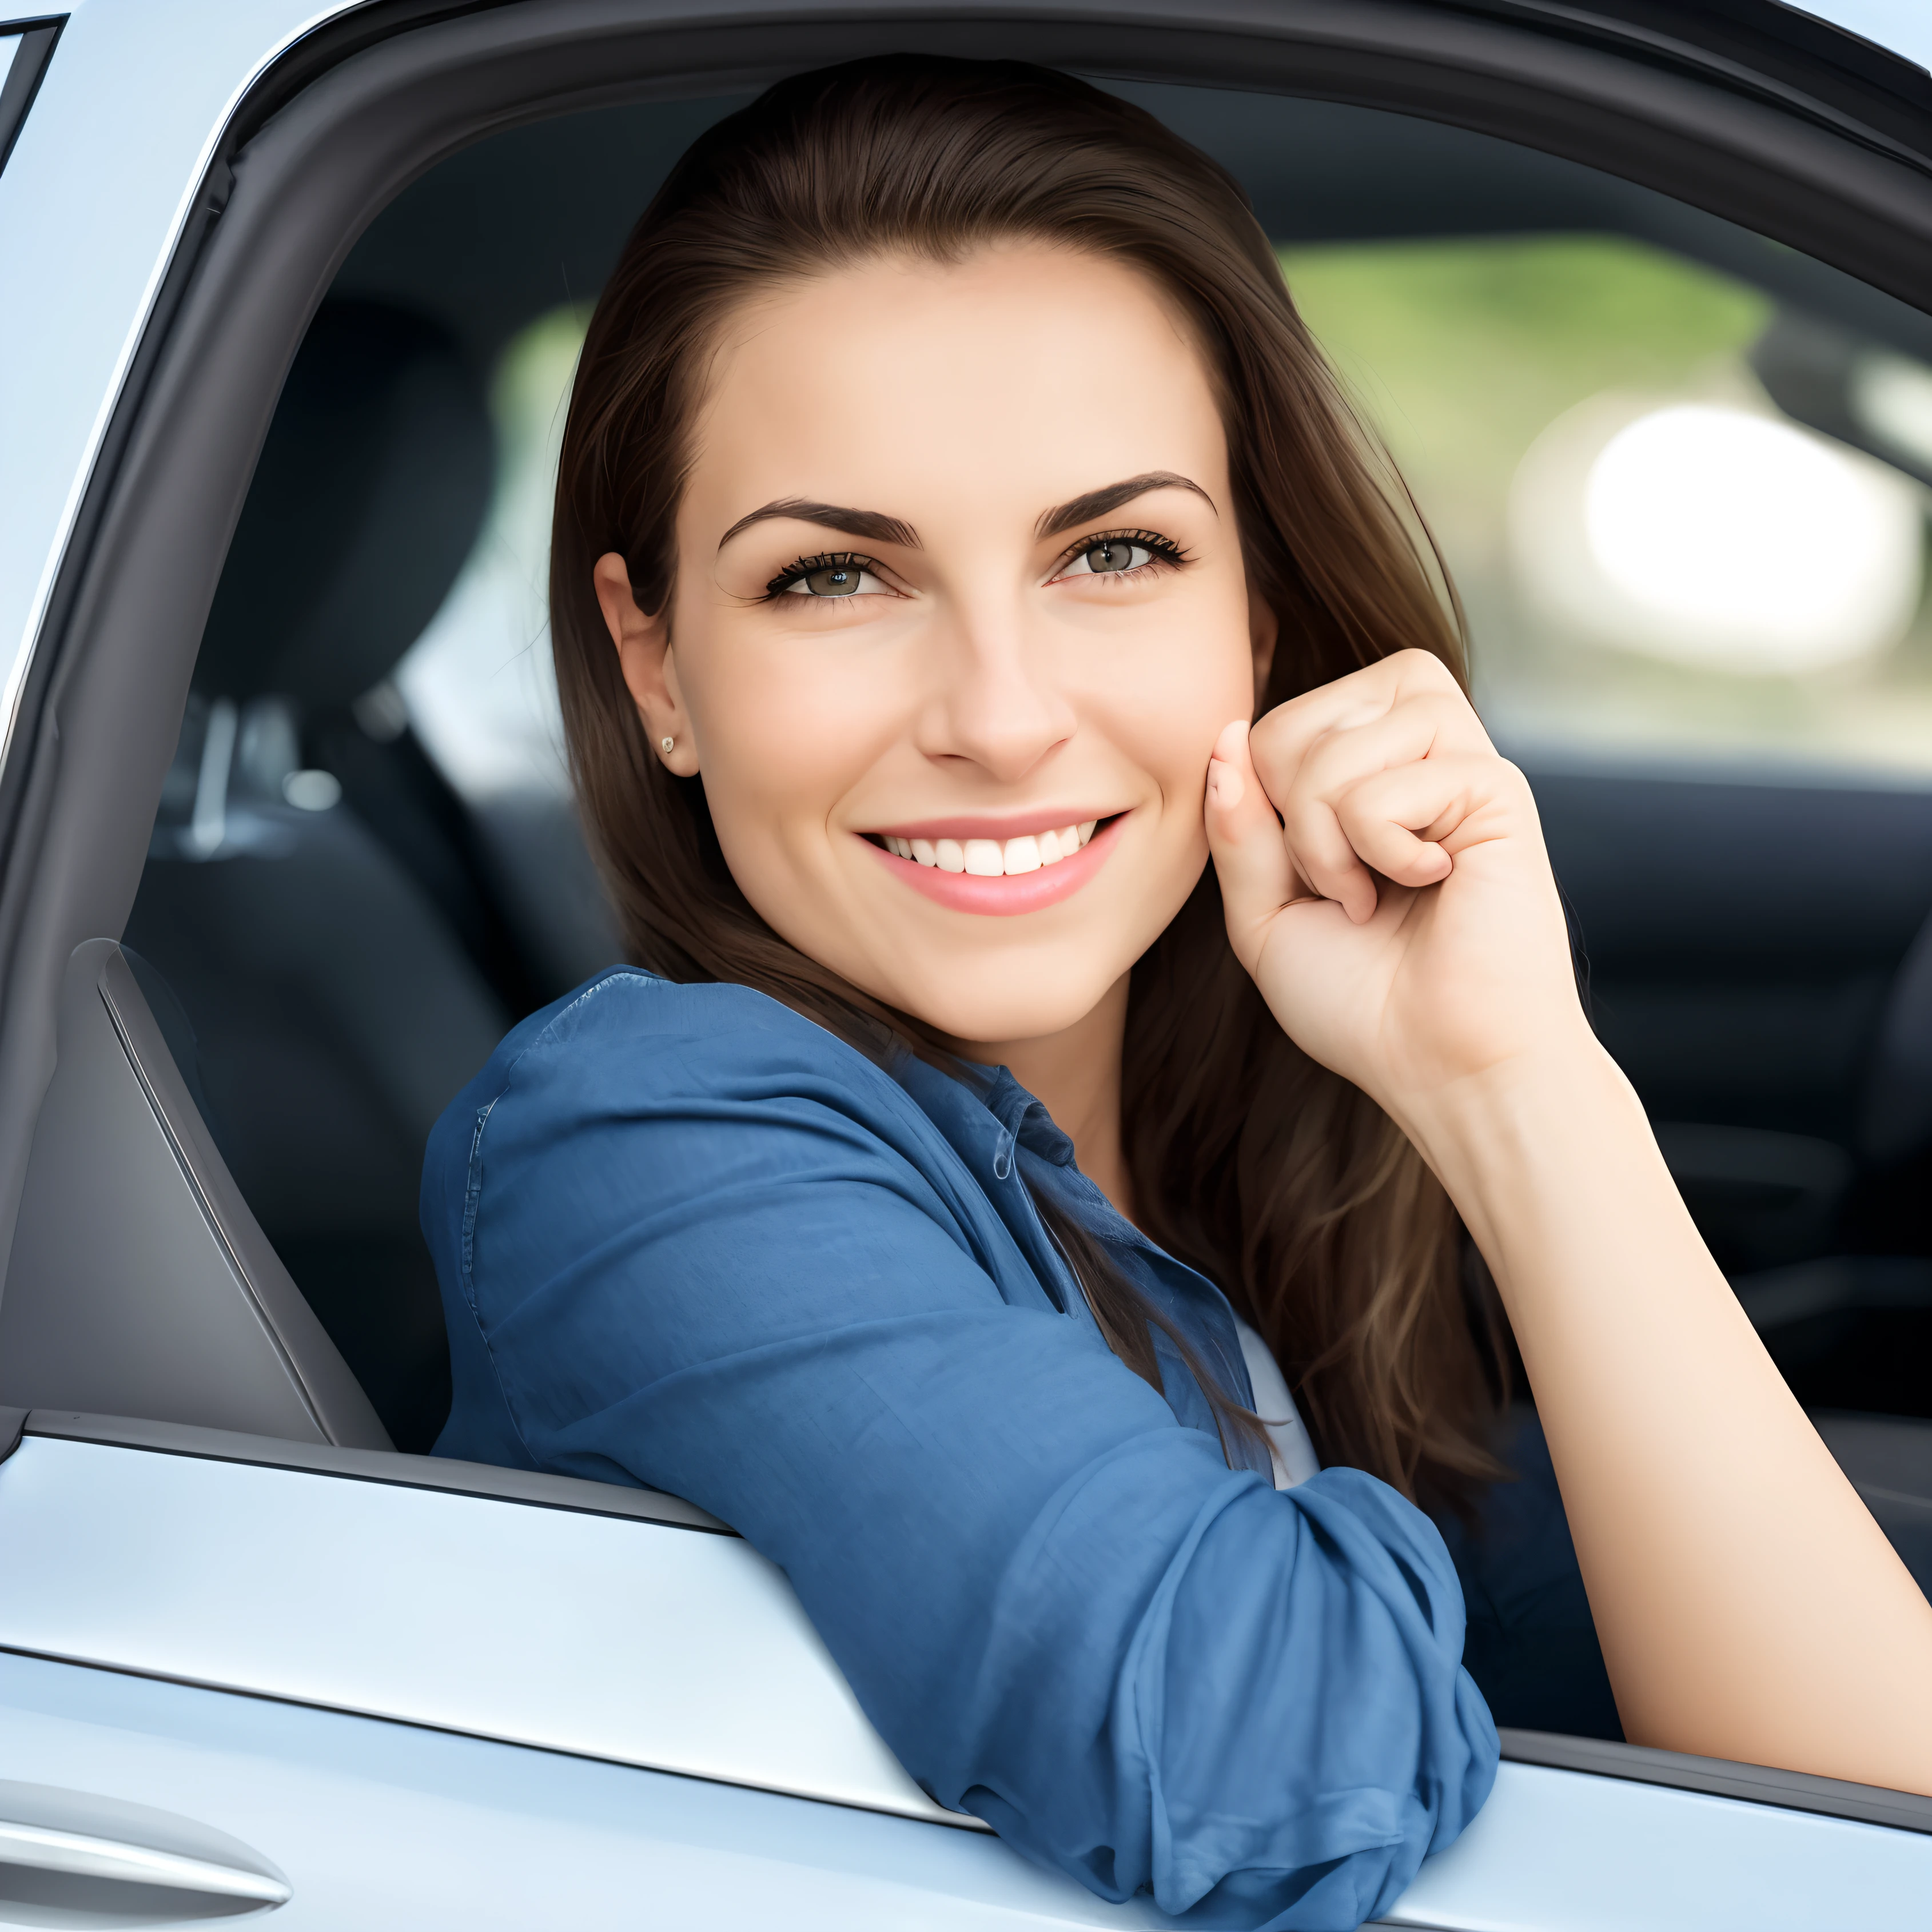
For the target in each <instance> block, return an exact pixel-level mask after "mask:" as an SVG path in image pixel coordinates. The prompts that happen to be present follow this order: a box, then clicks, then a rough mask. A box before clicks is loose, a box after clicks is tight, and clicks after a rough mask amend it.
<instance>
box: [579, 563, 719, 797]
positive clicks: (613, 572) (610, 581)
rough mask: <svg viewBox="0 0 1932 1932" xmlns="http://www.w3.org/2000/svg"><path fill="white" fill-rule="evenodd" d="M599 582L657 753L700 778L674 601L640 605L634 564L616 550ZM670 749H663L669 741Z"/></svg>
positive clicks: (600, 599)
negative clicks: (648, 607) (682, 687)
mask: <svg viewBox="0 0 1932 1932" xmlns="http://www.w3.org/2000/svg"><path fill="white" fill-rule="evenodd" d="M591 575H592V580H593V581H594V582H595V584H596V586H597V603H598V607H599V608H600V609H601V610H602V611H603V613H604V623H605V624H606V625H607V626H608V627H609V629H610V641H611V642H612V643H613V644H615V645H616V647H617V661H618V662H619V664H621V665H622V667H623V673H624V683H625V687H626V688H628V690H629V691H630V694H631V701H632V702H633V703H635V704H636V706H637V715H638V716H639V717H640V718H642V719H643V725H644V730H645V733H646V735H647V736H649V739H650V741H651V749H652V751H655V753H656V754H657V755H658V758H659V760H661V762H662V763H663V764H664V766H665V768H666V769H667V770H669V771H670V772H672V773H673V774H674V775H676V776H677V777H679V778H693V777H695V776H696V775H697V742H696V740H695V739H694V738H693V737H692V736H691V718H690V715H689V713H688V712H686V710H685V708H684V700H683V699H682V697H681V696H680V695H679V691H678V688H677V667H676V663H675V661H673V656H672V652H671V646H670V602H669V600H668V599H667V600H666V602H665V605H664V609H663V610H661V611H659V612H658V613H657V614H656V615H655V616H646V614H645V613H643V611H642V610H639V609H638V608H637V598H636V597H635V596H634V595H633V594H632V593H631V568H630V565H628V564H627V563H626V562H625V561H624V559H622V557H621V556H619V555H618V553H616V551H615V550H607V551H606V552H605V553H604V555H603V556H600V557H599V558H598V559H597V563H596V567H595V569H594V570H593V571H592V573H591ZM667 738H668V739H670V750H669V751H666V750H665V749H664V740H665V739H667Z"/></svg>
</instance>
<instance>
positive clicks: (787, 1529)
mask: <svg viewBox="0 0 1932 1932" xmlns="http://www.w3.org/2000/svg"><path fill="white" fill-rule="evenodd" d="M603 989H614V990H613V991H612V992H609V993H607V992H606V991H604V990H603ZM640 989H641V990H640ZM717 990H718V989H684V988H666V987H664V986H663V985H662V983H659V982H653V981H649V980H643V979H642V978H641V977H639V976H629V977H628V978H627V979H619V980H606V981H604V982H601V983H596V984H595V985H593V986H592V989H589V992H587V993H586V994H585V995H580V1002H587V1003H589V1004H580V1006H579V1007H576V1008H566V1009H565V1010H564V1012H563V1013H561V1014H560V1015H558V1016H555V1017H553V1018H552V1019H550V1020H549V1021H548V1022H547V1023H546V1024H545V1025H544V1026H543V1027H542V1028H541V1029H539V1030H538V1031H535V1033H528V1032H523V1031H520V1034H519V1035H513V1036H512V1037H511V1041H510V1042H509V1043H506V1046H505V1050H504V1051H503V1052H501V1053H499V1056H498V1058H497V1059H496V1061H493V1062H492V1064H491V1066H490V1068H489V1069H487V1070H485V1072H484V1074H483V1075H482V1076H480V1077H479V1079H478V1082H475V1083H474V1084H473V1085H472V1088H470V1089H469V1091H467V1092H466V1094H465V1095H464V1096H463V1097H461V1098H460V1100H459V1101H458V1103H456V1105H455V1106H453V1107H452V1109H451V1111H450V1112H449V1114H448V1115H446V1116H445V1118H444V1119H443V1122H442V1123H441V1124H440V1126H439V1127H438V1129H437V1133H436V1135H435V1136H434V1138H433V1139H432V1141H431V1148H430V1156H429V1162H428V1168H427V1169H426V1172H425V1187H424V1224H425V1232H426V1233H427V1234H428V1238H429V1240H430V1243H431V1248H432V1250H433V1251H434V1253H435V1256H436V1259H437V1267H438V1271H439V1274H440V1276H441V1278H442V1281H443V1291H444V1296H445V1301H446V1309H447V1310H448V1313H449V1319H450V1321H451V1324H452V1357H453V1358H454V1360H455V1362H456V1364H457V1381H458V1395H457V1403H456V1409H455V1415H453V1417H452V1424H451V1430H450V1433H449V1435H447V1436H446V1439H445V1441H444V1442H443V1445H440V1446H441V1447H442V1448H443V1451H444V1452H445V1453H449V1454H467V1455H487V1454H490V1447H489V1445H487V1443H485V1442H482V1441H481V1438H480V1437H477V1436H473V1435H466V1430H467V1429H469V1423H468V1421H466V1418H468V1417H470V1416H472V1415H478V1414H481V1413H482V1412H484V1409H489V1408H491V1407H492V1406H493V1409H492V1412H493V1413H495V1414H497V1415H501V1416H503V1417H505V1418H507V1421H508V1426H509V1427H511V1428H513V1429H514V1432H515V1436H516V1439H517V1443H518V1445H519V1447H520V1451H521V1453H522V1454H525V1455H526V1456H527V1457H528V1458H529V1460H530V1461H531V1462H532V1463H534V1464H535V1465H536V1466H540V1467H543V1468H547V1469H556V1470H559V1471H562V1472H568V1473H571V1474H575V1475H587V1476H592V1477H598V1478H604V1479H606V1480H617V1481H634V1482H638V1483H643V1484H650V1485H652V1486H655V1487H659V1488H662V1489H665V1490H670V1491H673V1492H674V1493H676V1494H678V1495H679V1496H685V1497H688V1498H689V1499H691V1501H693V1502H696V1503H697V1504H699V1505H701V1506H702V1507H703V1508H706V1509H708V1510H710V1511H713V1512H714V1513H715V1514H717V1515H718V1516H720V1517H722V1518H724V1520H726V1521H727V1522H728V1523H731V1524H732V1525H733V1526H734V1527H735V1528H736V1529H738V1530H739V1531H740V1532H742V1534H743V1535H745V1537H746V1538H748V1540H749V1541H751V1543H752V1544H753V1545H754V1547H757V1549H758V1550H760V1551H762V1552H763V1553H764V1554H765V1555H766V1556H769V1557H770V1558H771V1559H772V1560H773V1561H775V1562H777V1563H778V1565H781V1567H782V1568H783V1569H784V1571H785V1572H786V1574H787V1576H788V1577H790V1580H791V1582H792V1584H793V1587H794V1588H795V1589H796V1591H797V1592H798V1594H799V1598H800V1600H801V1601H802V1604H803V1605H804V1607H805V1611H806V1613H807V1614H808V1616H810V1617H811V1619H812V1622H814V1625H816V1626H817V1628H818V1630H819V1631H820V1633H821V1634H822V1635H823V1638H824V1640H825V1641H826V1645H827V1646H828V1647H829V1649H830V1651H831V1652H832V1655H833V1657H834V1658H835V1659H836V1660H837V1661H838V1664H839V1666H840V1667H841V1670H844V1673H845V1674H846V1676H847V1679H849V1680H850V1683H851V1685H852V1687H853V1691H854V1692H855V1693H856V1695H857V1697H858V1698H859V1702H860V1703H861V1704H862V1706H864V1708H865V1711H866V1712H867V1714H868V1716H869V1717H870V1718H871V1720H872V1721H873V1723H874V1724H875V1725H876V1726H877V1728H878V1730H879V1731H880V1733H881V1735H882V1736H883V1737H884V1738H885V1739H886V1742H887V1743H888V1744H889V1745H890V1746H891V1747H892V1750H893V1751H894V1752H895V1754H897V1755H898V1758H899V1759H900V1760H901V1763H903V1764H904V1766H905V1767H906V1769H907V1771H908V1772H910V1774H911V1775H913V1777H914V1778H916V1779H917V1780H918V1781H919V1783H920V1784H922V1785H923V1786H924V1787H926V1790H928V1791H929V1792H930V1793H932V1795H933V1796H935V1798H936V1799H938V1801H939V1802H941V1803H942V1804H944V1805H949V1806H951V1807H953V1808H956V1809H961V1810H964V1811H970V1812H973V1813H975V1814H977V1815H979V1816H980V1817H982V1818H984V1819H985V1820H987V1821H988V1822H989V1823H991V1824H992V1826H994V1827H995V1829H996V1830H998V1832H999V1833H1000V1835H1001V1836H1002V1837H1003V1838H1005V1839H1007V1841H1009V1842H1010V1843H1013V1845H1015V1846H1017V1847H1019V1849H1021V1850H1022V1851H1023V1852H1025V1853H1027V1854H1028V1855H1030V1856H1031V1857H1033V1858H1036V1859H1037V1860H1039V1861H1041V1862H1042V1863H1043V1864H1048V1865H1051V1866H1053V1867H1058V1868H1059V1869H1061V1870H1065V1871H1067V1872H1070V1873H1073V1875H1074V1876H1076V1877H1078V1878H1079V1879H1081V1880H1082V1882H1084V1883H1085V1884H1086V1885H1088V1886H1089V1887H1090V1888H1091V1889H1092V1890H1094V1891H1096V1892H1097V1893H1099V1894H1101V1895H1102V1896H1103V1897H1107V1898H1110V1899H1121V1898H1124V1897H1128V1896H1130V1895H1131V1894H1133V1893H1135V1892H1136V1891H1142V1890H1144V1889H1145V1890H1147V1891H1151V1893H1152V1894H1153V1897H1154V1900H1155V1901H1156V1903H1158V1904H1159V1905H1160V1906H1161V1907H1162V1908H1163V1909H1164V1910H1166V1911H1167V1912H1170V1913H1172V1914H1175V1915H1178V1916H1182V1917H1184V1918H1187V1919H1188V1920H1189V1921H1190V1923H1197V1924H1203V1925H1215V1926H1251V1927H1263V1926H1266V1927H1277V1926H1279V1927H1352V1926H1355V1925H1356V1924H1359V1923H1360V1922H1361V1921H1362V1920H1364V1919H1365V1918H1371V1917H1373V1916H1375V1915H1376V1914H1377V1913H1378V1912H1381V1911H1382V1910H1383V1909H1386V1907H1387V1906H1388V1905H1389V1904H1390V1903H1392V1902H1393V1901H1394V1899H1395V1898H1396V1897H1397V1895H1398V1894H1400V1891H1402V1889H1403V1887H1404V1886H1405V1885H1406V1884H1407V1883H1408V1882H1409V1879H1410V1878H1411V1877H1412V1876H1413V1874H1414V1873H1415V1869H1416V1867H1417V1866H1418V1864H1420V1862H1421V1860H1422V1858H1424V1855H1426V1854H1427V1853H1428V1852H1430V1851H1431V1850H1433V1849H1439V1847H1441V1846H1443V1845H1445V1844H1446V1843H1448V1842H1449V1841H1450V1840H1451V1839H1453V1838H1454V1837H1455V1836H1456V1835H1457V1833H1458V1832H1460V1830H1461V1829H1462V1828H1463V1826H1464V1825H1465V1824H1466V1823H1467V1822H1468V1820H1469V1818H1470V1817H1472V1815H1473V1814H1474V1813H1475V1810H1476V1808H1478V1806H1479V1805H1481V1802H1482V1801H1483V1799H1484V1797H1485V1796H1487V1792H1488V1790H1489V1787H1490V1782H1491V1781H1492V1779H1493V1776H1494V1772H1495V1764H1496V1733H1495V1730H1494V1728H1493V1726H1492V1724H1490V1718H1489V1715H1488V1712H1487V1710H1486V1709H1485V1708H1484V1704H1483V1702H1482V1700H1481V1697H1480V1695H1479V1694H1478V1692H1477V1691H1476V1689H1475V1686H1474V1685H1473V1684H1472V1682H1471V1681H1470V1679H1469V1677H1468V1676H1466V1673H1464V1672H1463V1670H1462V1668H1461V1664H1460V1658H1461V1652H1462V1643H1463V1603H1462V1598H1461V1595H1460V1590H1459V1588H1458V1585H1457V1579H1456V1575H1455V1573H1454V1570H1453V1568H1451V1565H1450V1562H1449V1560H1448V1554H1447V1553H1446V1551H1445V1549H1444V1547H1443V1544H1442V1539H1441V1538H1440V1536H1439V1535H1438V1533H1437V1532H1436V1529H1435V1528H1434V1526H1433V1525H1432V1524H1431V1523H1430V1522H1429V1520H1427V1517H1424V1515H1422V1514H1421V1512H1419V1511H1417V1510H1416V1509H1415V1508H1412V1506H1411V1505H1409V1504H1408V1503H1407V1502H1405V1501H1403V1499H1402V1498H1401V1497H1400V1496H1397V1494H1396V1493H1394V1491H1393V1490H1390V1489H1388V1487H1386V1486H1385V1485H1384V1484H1381V1483H1379V1482H1377V1481H1376V1480H1375V1479H1374V1478H1372V1477H1370V1476H1367V1475H1364V1474H1362V1473H1361V1472H1358V1471H1355V1470H1350V1469H1330V1470H1327V1471H1325V1472H1323V1473H1322V1474H1321V1475H1318V1476H1316V1477H1315V1478H1313V1479H1312V1480H1310V1481H1308V1482H1306V1483H1304V1484H1301V1486H1300V1487H1298V1488H1296V1489H1295V1490H1292V1491H1287V1492H1277V1491H1275V1490H1272V1489H1271V1488H1269V1487H1267V1485H1266V1484H1265V1483H1264V1482H1263V1481H1262V1479H1261V1478H1259V1477H1257V1476H1256V1475H1253V1474H1252V1473H1250V1472H1235V1471H1232V1470H1230V1469H1229V1468H1228V1467H1227V1466H1226V1464H1225V1463H1224V1462H1223V1459H1222V1457H1221V1456H1220V1453H1219V1451H1218V1449H1217V1445H1216V1444H1215V1442H1214V1439H1212V1438H1211V1437H1209V1436H1205V1435H1204V1434H1202V1433H1201V1432H1199V1430H1193V1429H1188V1428H1184V1427H1182V1426H1181V1424H1179V1423H1178V1421H1177V1420H1176V1418H1175V1415H1174V1414H1173V1412H1172V1411H1171V1410H1170V1409H1169V1408H1168V1406H1166V1403H1164V1402H1163V1400H1162V1399H1161V1397H1160V1395H1159V1394H1157V1393H1156V1392H1155V1391H1154V1390H1153V1389H1152V1388H1150V1387H1149V1386H1148V1384H1147V1383H1145V1382H1143V1381H1142V1380H1141V1379H1139V1377H1138V1376H1135V1375H1133V1373H1130V1371H1129V1370H1127V1369H1126V1368H1125V1367H1124V1366H1123V1365H1122V1364H1121V1363H1120V1362H1119V1361H1118V1360H1116V1359H1115V1358H1114V1357H1113V1356H1112V1355H1111V1354H1109V1353H1107V1352H1105V1350H1104V1349H1100V1348H1098V1347H1097V1346H1094V1341H1093V1338H1092V1336H1091V1331H1088V1330H1086V1329H1085V1328H1082V1326H1081V1325H1078V1324H1076V1323H1075V1322H1072V1321H1070V1320H1069V1319H1067V1317H1065V1316H1062V1315H1061V1314H1058V1313H1055V1311H1054V1310H1052V1308H1051V1307H1049V1306H1047V1305H1046V1304H1044V1303H1043V1304H1042V1305H1040V1306H1038V1307H1028V1306H1019V1305H1015V1304H1013V1303H1012V1302H1010V1301H1009V1300H1007V1298H1005V1297H1004V1296H1003V1295H1002V1293H1001V1290H1000V1287H999V1285H998V1281H997V1280H996V1274H997V1273H998V1270H999V1268H1001V1267H1002V1266H1004V1265H1007V1264H1008V1262H1009V1261H1010V1257H1009V1256H1006V1255H1004V1254H1003V1253H1000V1252H996V1250H998V1230H997V1227H996V1226H995V1227H991V1228H989V1226H988V1225H987V1221H986V1217H983V1216H976V1215H975V1214H974V1212H973V1211H972V1203H971V1200H970V1198H969V1197H970V1192H971V1190H970V1186H969V1185H966V1184H968V1183H970V1177H969V1176H966V1175H965V1174H964V1172H963V1170H962V1171H961V1172H959V1173H957V1174H956V1173H954V1172H952V1171H951V1169H950V1168H949V1166H948V1165H947V1163H946V1162H944V1160H936V1159H935V1158H934V1157H933V1154H932V1149H931V1148H929V1146H928V1145H926V1141H925V1139H922V1117H920V1116H919V1115H918V1113H917V1110H916V1109H915V1108H913V1106H912V1103H910V1100H907V1099H906V1097H904V1095H903V1094H901V1093H900V1091H899V1090H898V1088H895V1086H894V1085H893V1084H892V1082H890V1081H889V1079H886V1077H885V1076H883V1075H882V1074H877V1073H876V1070H873V1069H871V1068H870V1067H867V1066H866V1065H865V1063H863V1062H862V1061H860V1060H859V1058H858V1056H856V1055H851V1054H850V1052H849V1050H848V1049H842V1048H839V1049H837V1053H838V1054H841V1055H844V1056H845V1059H846V1060H847V1061H850V1067H848V1066H847V1065H846V1064H844V1062H842V1061H840V1060H839V1059H838V1058H836V1057H835V1055H834V1054H833V1052H832V1051H831V1049H832V1048H833V1047H835V1043H832V1042H830V1041H829V1037H826V1036H823V1035H820V1034H817V1029H815V1028H811V1027H810V1025H809V1023H808V1022H804V1021H802V1020H800V1019H797V1018H796V1016H792V1015H789V1014H786V1013H784V1012H783V1010H782V1009H778V1008H776V1007H772V1008H771V1012H772V1013H773V1014H775V1015H776V1016H778V1018H777V1019H774V1020H771V1021H769V1022H761V1021H759V1020H758V1019H757V1018H756V1016H754V1018H753V1019H751V1021H748V1022H746V1024H745V1031H748V1033H749V1034H751V1035H754V1036H755V1037H751V1038H749V1039H746V1040H735V1041H734V1040H723V1041H721V1040H720V1038H719V1037H718V1028H717V1024H716V1022H717V1017H718V1016H717V1013H716V1011H715V1004H714V1005H713V1007H711V1008H710V1009H706V1007H704V1005H703V1003H702V1002H698V1001H691V1000H688V999H687V1000H685V1001H682V1002H680V1001H679V1000H678V999H677V998H674V997H670V996H675V995H690V994H694V993H697V992H715V991H717ZM748 997H749V996H748ZM598 1001H606V1002H607V1004H604V1006H603V1007H601V1010H597V1009H596V1003H597V1002H598ZM764 1004H765V1005H766V1006H769V1002H766V1003H764ZM700 1022H702V1023H703V1024H702V1025H701V1027H700ZM821 1043H823V1044H821ZM853 1068H856V1070H857V1073H856V1074H855V1073H853ZM861 1076H865V1077H861ZM459 1330H463V1331H465V1332H462V1333H460V1334H459V1333H458V1331H459ZM484 1380H487V1382H488V1384H489V1386H488V1387H487V1388H484V1387H482V1386H481V1382H483V1381H484ZM466 1384H467V1385H466Z"/></svg>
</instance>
